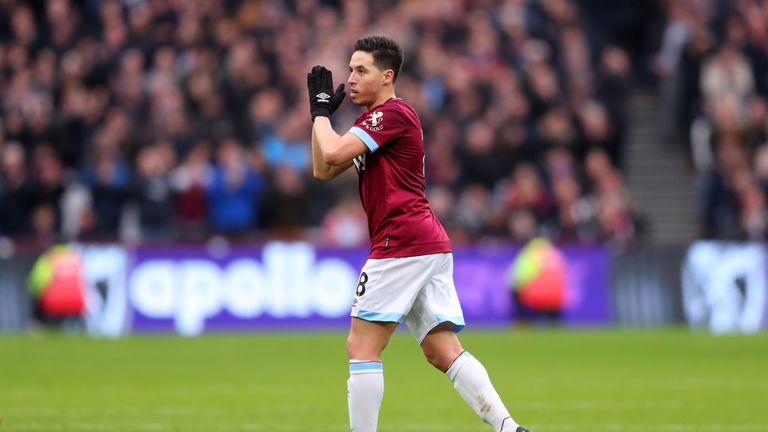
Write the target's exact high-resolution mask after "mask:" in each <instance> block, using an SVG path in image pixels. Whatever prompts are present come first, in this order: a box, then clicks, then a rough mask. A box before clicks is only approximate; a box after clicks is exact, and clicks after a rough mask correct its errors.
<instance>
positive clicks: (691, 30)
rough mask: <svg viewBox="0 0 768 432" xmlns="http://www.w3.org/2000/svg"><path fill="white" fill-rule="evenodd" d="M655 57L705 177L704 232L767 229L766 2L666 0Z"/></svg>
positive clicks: (740, 234) (762, 232)
mask: <svg viewBox="0 0 768 432" xmlns="http://www.w3.org/2000/svg"><path fill="white" fill-rule="evenodd" d="M665 11H666V16H667V24H666V27H665V29H664V37H663V41H662V44H661V48H660V50H659V55H658V56H657V57H656V61H655V65H656V69H657V72H658V73H659V74H660V75H661V76H663V77H664V78H665V80H667V82H670V83H673V84H672V85H669V86H668V87H667V89H668V90H667V92H666V93H667V94H666V98H667V100H668V101H669V102H673V103H672V106H674V107H675V114H676V115H675V116H674V118H675V119H676V124H675V129H676V130H677V131H681V132H682V133H683V136H684V137H685V139H684V142H686V143H687V144H688V145H689V149H690V152H691V156H692V157H691V160H692V162H693V166H694V168H695V169H696V172H697V173H698V175H699V177H700V181H701V190H700V204H701V209H702V215H703V225H704V228H705V233H704V234H705V235H706V236H708V237H712V238H726V239H753V240H764V239H765V238H766V235H768V206H767V205H766V196H767V194H768V2H766V1H761V0H734V1H730V0H729V1H724V0H669V1H667V2H666V3H665Z"/></svg>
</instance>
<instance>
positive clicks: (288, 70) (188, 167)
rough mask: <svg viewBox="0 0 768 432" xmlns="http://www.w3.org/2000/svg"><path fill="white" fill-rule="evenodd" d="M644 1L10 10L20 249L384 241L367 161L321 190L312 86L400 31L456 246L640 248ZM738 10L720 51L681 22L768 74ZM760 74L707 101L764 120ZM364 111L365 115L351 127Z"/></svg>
mask: <svg viewBox="0 0 768 432" xmlns="http://www.w3.org/2000/svg"><path fill="white" fill-rule="evenodd" d="M686 1H690V2H692V3H697V2H696V1H694V0H686ZM642 3H643V2H632V1H624V0H617V1H616V2H612V3H611V4H612V5H608V6H606V5H604V4H602V3H601V2H595V1H590V0H581V1H579V0H539V1H533V0H476V1H461V0H456V1H414V0H401V1H398V0H380V1H375V2H374V1H371V2H366V1H362V0H338V1H322V0H292V1H275V0H221V1H215V0H122V1H120V0H80V1H78V0H46V1H39V2H26V1H18V0H0V236H2V235H5V236H10V237H12V238H15V239H19V241H32V242H41V243H45V242H50V241H53V240H55V239H80V240H94V241H99V240H107V241H108V240H114V239H120V240H123V241H135V242H151V241H162V242H166V241H186V240H190V241H198V240H202V239H206V238H208V237H210V236H212V235H224V236H228V237H230V238H237V239H260V238H289V239H291V238H294V239H295V238H310V239H312V240H315V241H318V242H321V243H324V244H332V245H365V244H367V242H368V233H367V227H366V221H365V215H364V214H363V213H362V209H361V207H360V204H359V202H358V197H357V188H356V182H357V179H356V175H355V173H354V172H353V170H350V172H347V173H345V174H344V175H343V176H342V177H341V180H339V179H337V180H336V181H334V182H330V183H323V182H318V181H315V180H313V179H312V178H311V170H310V169H309V168H310V154H309V151H310V146H309V138H310V130H311V122H310V116H309V114H308V104H307V96H306V73H307V71H308V70H309V69H310V68H311V66H312V65H314V64H324V65H326V66H327V67H329V69H331V70H332V71H333V72H334V78H335V81H336V82H344V81H345V80H346V77H347V74H348V70H347V62H348V60H349V55H350V54H351V49H352V45H353V43H354V41H355V40H356V39H357V38H359V37H361V36H365V35H370V34H383V35H388V36H391V37H393V38H394V39H396V40H398V41H399V42H400V43H401V44H402V45H403V47H404V49H405V53H406V62H405V65H404V67H403V73H402V74H401V76H400V77H399V79H398V83H397V94H398V96H399V97H402V98H404V99H405V100H406V101H408V102H409V103H410V104H412V105H413V106H414V107H415V108H416V110H417V112H418V113H419V114H420V116H421V121H422V124H423V127H424V134H425V136H424V138H425V145H426V151H427V158H426V175H427V191H428V195H429V198H430V199H431V202H432V204H433V207H434V209H435V211H436V213H437V214H438V216H439V218H440V220H441V221H442V222H443V224H444V225H445V226H446V228H447V229H448V231H449V234H450V235H451V237H452V238H453V240H454V241H455V242H458V243H461V242H469V241H482V240H499V241H523V240H527V239H529V238H532V237H534V236H537V235H546V236H548V237H550V238H552V239H555V240H558V241H575V242H596V241H609V242H617V243H628V242H631V241H633V240H634V239H635V238H637V236H638V226H637V223H636V218H635V217H634V215H633V211H632V209H631V206H630V203H629V199H628V197H627V193H626V185H625V182H624V175H623V172H622V159H623V147H624V141H625V135H626V129H627V112H626V102H627V97H628V95H629V92H630V90H631V86H632V78H633V69H634V64H635V63H636V61H639V60H641V56H642V55H643V54H644V52H643V50H642V46H641V45H642V41H638V38H642V37H643V34H642V31H638V29H640V30H642V29H641V28H640V27H639V26H640V25H641V24H642V21H643V20H644V19H646V18H647V17H646V16H644V15H643V14H642V13H639V12H642V10H640V11H638V8H639V7H640V6H638V5H639V4H642ZM677 3H678V2H677V1H671V2H669V4H670V7H669V9H670V11H671V12H674V11H675V10H677V9H676V8H675V6H674V5H675V4H677ZM680 3H682V2H680ZM735 3H736V4H737V5H738V7H737V8H735V9H734V11H735V15H734V16H733V18H732V20H733V21H728V25H727V26H726V28H725V30H727V32H726V35H727V39H726V40H727V41H728V42H729V43H723V44H719V45H718V44H715V43H714V41H715V38H714V37H712V36H711V35H709V34H708V33H706V32H704V30H705V28H704V29H703V28H702V26H701V25H700V26H699V27H693V26H694V25H699V24H702V23H701V20H699V19H693V18H692V17H691V16H690V15H691V14H692V13H693V12H690V11H688V10H684V11H682V12H680V11H678V12H679V13H680V14H682V15H683V16H684V18H681V19H685V20H686V21H684V24H683V25H685V26H689V27H690V29H689V30H687V31H688V32H689V34H690V38H689V40H688V42H687V44H688V45H687V46H690V49H689V48H686V50H684V51H685V52H686V53H687V52H688V51H691V49H694V48H696V47H699V45H700V44H702V43H705V44H706V43H708V44H709V45H707V47H708V48H707V49H709V50H711V51H713V52H716V53H717V56H712V57H710V56H709V54H708V53H709V52H708V53H707V55H706V58H707V59H710V58H711V61H712V62H715V63H717V64H719V63H721V62H728V61H730V62H734V61H736V65H737V66H739V65H742V64H743V63H746V64H748V65H751V66H752V67H753V68H755V69H750V70H749V71H748V72H756V71H758V69H757V68H759V67H763V68H764V67H765V64H764V63H763V64H762V65H760V64H757V63H756V62H754V61H750V59H749V50H750V49H753V48H754V49H758V48H759V49H762V50H763V53H764V52H765V51H764V50H765V22H766V21H768V20H766V19H763V20H762V21H761V22H756V21H759V20H758V19H756V18H755V19H752V20H751V21H750V19H749V18H750V16H751V14H750V9H749V8H750V7H753V8H754V7H757V6H756V4H757V3H759V2H757V1H754V2H752V1H739V2H735ZM600 5H602V6H600ZM683 9H684V8H683ZM763 16H765V13H763ZM707 19H708V20H712V19H715V15H714V14H710V15H708V17H707ZM687 20H692V21H691V22H689V21H687ZM750 22H751V25H750V26H746V25H744V23H750ZM699 32H704V33H706V34H699ZM761 38H762V39H761ZM702 39H704V42H702ZM758 43H760V44H763V45H760V46H757V45H756V44H758ZM638 46H640V48H638ZM682 51H683V50H682V49H681V56H682ZM701 57H705V56H704V54H703V53H702V54H701ZM729 59H730V60H729ZM734 59H735V60H734ZM763 59H764V57H763ZM712 67H717V65H713V66H712ZM704 69H705V70H706V67H705V68H704ZM763 72H764V70H763ZM713 73H717V72H713ZM704 75H705V76H706V75H707V74H704ZM749 76H750V77H751V78H750V81H749V85H748V86H747V85H745V86H744V87H741V86H734V85H731V83H730V82H727V83H723V85H722V86H718V85H717V83H716V82H713V83H712V85H708V86H704V90H705V91H704V92H702V98H709V99H711V100H718V101H722V103H721V104H720V106H722V107H724V108H721V109H720V111H725V110H727V105H726V104H727V103H733V101H731V99H733V98H741V99H744V98H749V100H750V101H751V102H750V104H749V106H750V107H751V108H750V109H751V110H752V111H758V110H760V109H763V110H764V109H765V99H764V98H763V99H760V98H757V96H758V95H760V94H762V95H763V96H764V95H765V82H764V81H763V82H762V85H763V87H762V88H761V87H760V85H761V84H760V81H759V80H757V79H755V75H753V74H752V73H749ZM705 81H706V82H707V83H709V81H717V79H716V78H713V79H712V80H705ZM721 87H725V88H721ZM722 92H727V93H728V94H729V96H730V95H731V94H732V96H733V97H732V98H728V97H723V95H722V94H721V93H722ZM710 93H711V94H710ZM752 111H750V112H749V113H743V114H753V113H752ZM360 112H361V109H360V108H359V107H356V106H354V105H352V104H351V103H350V102H349V101H347V102H345V103H344V105H343V106H342V108H341V109H340V110H339V111H338V112H337V113H336V114H335V115H334V118H333V121H334V124H335V125H336V126H337V130H346V128H348V127H349V126H351V124H352V121H353V119H354V118H355V117H356V116H357V115H358V114H359V113H360ZM710 113H711V111H710ZM739 114H742V113H739ZM720 117H722V118H723V119H724V120H723V121H727V120H728V119H729V117H728V116H727V115H726V113H723V114H722V115H721V116H720ZM720 117H715V116H711V115H710V116H708V119H711V121H715V120H716V119H719V118H720ZM739 124H740V125H741V124H742V123H739ZM762 127H763V129H762V132H763V133H764V131H765V123H764V122H763V124H762ZM713 128H714V129H715V130H717V133H714V134H713V136H717V137H719V138H718V140H717V143H716V147H717V148H718V149H720V150H718V151H716V152H715V153H716V154H717V160H718V161H719V160H720V159H723V158H727V157H728V154H727V153H728V150H725V149H724V147H725V144H723V142H726V141H727V140H730V141H734V140H737V143H736V144H739V145H741V144H744V143H745V142H744V141H742V139H746V138H745V137H747V136H749V137H751V139H753V141H750V143H752V142H755V143H757V142H764V135H763V136H762V138H758V135H757V132H754V133H752V134H750V135H747V134H741V133H740V134H738V135H734V134H727V133H724V131H722V125H721V124H720V123H714V126H713ZM739 132H742V129H739ZM750 132H752V131H750ZM761 139H763V141H761ZM750 145H752V144H750ZM731 147H733V146H731ZM739 148H741V147H739ZM754 150H755V151H757V146H756V145H754ZM762 154H763V156H762V160H763V164H762V165H761V166H762V168H761V169H762V174H763V175H765V171H766V168H767V166H768V163H766V160H765V159H766V158H767V157H768V154H766V151H764V150H763V151H762ZM744 157H746V156H745V155H742V159H743V158H744ZM732 159H734V160H735V159H737V158H735V157H732ZM729 160H731V159H729ZM733 163H736V162H733ZM741 163H742V164H743V163H744V160H742V161H741ZM720 165H721V164H720V163H719V162H718V163H717V166H720ZM757 168H758V167H757V166H755V169H757ZM758 174H759V173H758V172H755V175H754V176H751V177H750V182H747V183H750V184H751V185H754V186H755V187H756V185H758V183H757V181H758V178H759V177H758ZM765 184H766V183H763V186H765ZM747 189H748V190H753V192H752V194H753V195H754V196H755V197H754V198H753V199H755V200H763V201H764V192H763V191H762V189H759V188H757V189H755V188H754V187H753V188H752V189H749V188H747ZM745 193H748V192H745ZM764 207H765V206H764V204H763V208H764ZM24 239H26V240H24Z"/></svg>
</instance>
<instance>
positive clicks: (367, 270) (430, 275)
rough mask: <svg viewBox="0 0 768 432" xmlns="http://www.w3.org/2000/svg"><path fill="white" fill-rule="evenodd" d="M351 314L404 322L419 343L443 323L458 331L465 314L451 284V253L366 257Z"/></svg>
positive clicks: (462, 324)
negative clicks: (447, 323) (450, 324)
mask: <svg viewBox="0 0 768 432" xmlns="http://www.w3.org/2000/svg"><path fill="white" fill-rule="evenodd" d="M351 315H352V316H353V317H357V318H360V319H364V320H366V321H388V322H398V323H401V322H403V321H405V323H406V324H407V325H408V328H409V329H410V331H411V333H413V336H414V337H416V339H417V340H418V341H419V343H421V341H422V340H423V339H424V337H425V336H426V335H427V333H429V331H430V330H432V329H433V328H435V327H436V326H437V325H438V324H441V323H444V322H451V323H453V326H454V330H455V331H456V332H459V331H461V329H463V328H464V315H463V314H462V312H461V305H460V304H459V297H458V296H457V295H456V287H455V286H454V284H453V254H451V253H440V254H431V255H421V256H414V257H405V258H385V259H369V260H368V261H366V263H365V265H364V266H363V270H362V271H361V272H360V278H359V279H358V284H357V289H356V291H355V300H354V302H353V303H352V313H351Z"/></svg>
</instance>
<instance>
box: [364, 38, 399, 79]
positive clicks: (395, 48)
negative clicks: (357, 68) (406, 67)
mask: <svg viewBox="0 0 768 432" xmlns="http://www.w3.org/2000/svg"><path fill="white" fill-rule="evenodd" d="M355 51H365V52H367V53H371V55H372V56H373V64H375V65H376V67H377V68H379V69H381V70H385V69H392V71H394V73H395V75H394V76H393V77H392V82H395V81H397V76H398V75H399V74H400V68H401V67H402V66H403V49H402V48H400V45H398V44H397V42H395V41H393V40H392V39H390V38H388V37H385V36H368V37H365V38H362V39H358V40H357V42H355Z"/></svg>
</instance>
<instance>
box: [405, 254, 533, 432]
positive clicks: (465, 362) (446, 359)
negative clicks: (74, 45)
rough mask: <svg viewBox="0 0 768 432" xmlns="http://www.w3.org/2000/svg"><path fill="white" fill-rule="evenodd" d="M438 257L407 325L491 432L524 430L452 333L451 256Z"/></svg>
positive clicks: (455, 309)
mask: <svg viewBox="0 0 768 432" xmlns="http://www.w3.org/2000/svg"><path fill="white" fill-rule="evenodd" d="M438 259H439V261H438V262H436V267H437V270H436V271H435V273H434V274H433V277H432V278H431V281H430V282H429V283H428V284H427V285H426V286H425V288H424V289H423V290H422V292H420V293H419V295H418V296H417V298H416V300H415V301H414V304H413V307H412V308H411V310H410V312H409V313H408V315H407V316H406V320H405V322H406V323H407V324H408V328H409V329H410V330H411V332H412V333H413V334H414V336H415V337H416V339H417V340H418V341H419V344H420V345H421V348H422V351H423V352H424V356H425V357H426V358H427V361H429V362H430V363H431V364H432V365H434V366H435V367H436V368H437V369H439V370H441V371H442V372H443V373H445V374H446V376H447V377H448V378H449V379H450V380H451V382H453V384H454V387H455V388H456V390H457V391H458V393H459V394H460V395H461V397H462V398H463V399H464V400H465V401H466V402H467V403H468V404H469V406H470V407H472V409H473V410H474V411H475V413H477V415H478V416H480V418H482V419H483V420H484V421H485V422H486V423H488V424H489V425H491V426H492V427H493V428H494V430H495V431H503V432H508V431H513V432H521V431H525V429H523V428H522V427H520V426H519V425H518V424H517V423H516V422H515V421H514V420H513V419H512V418H511V417H510V415H509V412H508V411H507V409H506V408H505V407H504V404H503V403H502V401H501V398H500V397H499V395H498V393H497V392H496V390H495V389H494V387H493V384H491V380H490V378H489V377H488V373H487V372H486V370H485V368H484V367H483V365H482V364H481V363H480V362H479V361H478V360H477V359H476V358H474V357H473V356H472V355H470V354H469V353H468V352H466V351H464V349H463V348H462V346H461V343H460V342H459V338H458V337H457V335H456V333H457V332H458V331H460V330H461V329H462V328H463V327H464V317H463V314H462V312H461V305H460V304H459V299H458V296H457V295H456V288H455V287H454V284H453V256H452V255H451V254H444V255H442V256H439V258H438ZM518 428H519V429H518Z"/></svg>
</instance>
